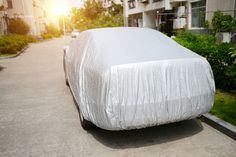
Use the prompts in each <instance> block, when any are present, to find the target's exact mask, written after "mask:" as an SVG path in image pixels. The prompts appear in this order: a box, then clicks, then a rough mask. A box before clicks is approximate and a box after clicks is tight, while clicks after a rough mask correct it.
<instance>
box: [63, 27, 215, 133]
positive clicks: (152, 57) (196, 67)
mask: <svg viewBox="0 0 236 157" xmlns="http://www.w3.org/2000/svg"><path fill="white" fill-rule="evenodd" d="M64 69H65V77H66V81H67V83H68V84H69V87H70V89H71V91H72V94H73V97H74V99H75V102H76V104H77V105H78V108H79V113H80V119H81V124H82V127H83V128H84V129H88V128H89V127H88V126H89V124H91V123H93V124H95V125H96V126H98V127H100V128H103V129H107V130H124V129H135V128H144V127H150V126H155V125H160V124H166V123H171V122H177V121H182V120H186V119H192V118H195V117H197V116H200V115H202V114H204V113H207V112H209V111H210V110H211V108H212V106H213V101H214V93H215V84H214V78H213V73H212V70H211V67H210V65H209V63H208V62H207V60H206V59H205V58H203V57H201V56H199V55H198V54H196V53H194V52H192V51H190V50H188V49H186V48H184V47H182V46H181V45H179V44H177V43H176V42H175V41H174V40H172V39H171V38H169V37H167V36H165V35H163V34H162V33H160V32H158V31H156V30H152V29H147V28H104V29H93V30H88V31H85V32H82V33H81V34H80V35H79V36H78V37H77V38H76V39H75V40H73V41H72V42H71V43H70V45H69V46H68V47H66V48H65V54H64Z"/></svg>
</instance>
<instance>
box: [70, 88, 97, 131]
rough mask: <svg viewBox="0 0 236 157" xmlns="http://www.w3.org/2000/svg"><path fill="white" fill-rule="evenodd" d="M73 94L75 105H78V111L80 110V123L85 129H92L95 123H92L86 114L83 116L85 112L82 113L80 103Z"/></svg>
mask: <svg viewBox="0 0 236 157" xmlns="http://www.w3.org/2000/svg"><path fill="white" fill-rule="evenodd" d="M71 93H72V92H71ZM72 96H73V100H74V103H75V106H76V108H77V110H78V112H79V120H80V124H81V126H82V128H83V129H84V130H90V129H91V128H93V126H94V125H93V123H91V122H90V121H88V120H86V119H84V116H83V114H82V113H81V111H80V109H79V105H78V104H77V102H76V100H75V98H74V95H73V94H72Z"/></svg>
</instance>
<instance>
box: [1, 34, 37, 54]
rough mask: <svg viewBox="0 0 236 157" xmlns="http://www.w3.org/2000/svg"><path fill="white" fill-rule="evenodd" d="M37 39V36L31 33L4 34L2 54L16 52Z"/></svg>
mask: <svg viewBox="0 0 236 157" xmlns="http://www.w3.org/2000/svg"><path fill="white" fill-rule="evenodd" d="M36 41H37V39H36V37H34V36H30V35H25V36H24V35H4V36H2V37H0V54H16V53H17V52H18V51H21V50H22V49H24V48H25V47H26V46H27V45H28V43H31V42H36Z"/></svg>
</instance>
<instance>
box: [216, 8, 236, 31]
mask: <svg viewBox="0 0 236 157" xmlns="http://www.w3.org/2000/svg"><path fill="white" fill-rule="evenodd" d="M212 26H213V30H214V31H215V33H217V32H230V31H231V30H232V29H233V28H235V26H236V23H235V19H233V17H232V16H231V15H224V14H223V13H222V12H220V11H216V12H214V16H213V18H212Z"/></svg>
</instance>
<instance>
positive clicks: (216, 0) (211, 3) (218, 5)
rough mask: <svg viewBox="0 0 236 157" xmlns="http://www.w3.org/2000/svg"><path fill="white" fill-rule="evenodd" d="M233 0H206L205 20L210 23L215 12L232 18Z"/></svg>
mask: <svg viewBox="0 0 236 157" xmlns="http://www.w3.org/2000/svg"><path fill="white" fill-rule="evenodd" d="M234 9H235V0H207V5H206V11H207V13H206V20H208V21H211V20H212V17H213V14H214V12H215V11H217V10H220V11H222V12H223V13H224V14H229V15H231V16H234Z"/></svg>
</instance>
